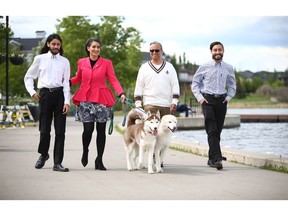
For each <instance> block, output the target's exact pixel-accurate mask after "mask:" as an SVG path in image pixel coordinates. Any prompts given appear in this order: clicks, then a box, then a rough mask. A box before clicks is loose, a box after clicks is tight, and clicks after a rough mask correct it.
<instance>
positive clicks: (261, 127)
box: [175, 123, 288, 158]
mask: <svg viewBox="0 0 288 216" xmlns="http://www.w3.org/2000/svg"><path fill="white" fill-rule="evenodd" d="M175 138H176V139H178V140H185V141H199V142H200V143H203V144H207V136H206V132H205V130H190V131H176V132H175ZM207 146H208V144H207ZM221 146H223V147H224V146H225V147H230V148H235V149H240V150H244V151H248V152H256V153H262V154H263V153H264V154H271V155H273V156H278V157H279V156H280V155H281V157H285V158H288V123H241V125H240V127H238V128H229V129H226V128H224V129H223V131H222V134H221Z"/></svg>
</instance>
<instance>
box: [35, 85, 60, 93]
mask: <svg viewBox="0 0 288 216" xmlns="http://www.w3.org/2000/svg"><path fill="white" fill-rule="evenodd" d="M40 90H42V91H49V92H54V91H59V90H63V87H62V86H61V87H55V88H41V89H40Z"/></svg>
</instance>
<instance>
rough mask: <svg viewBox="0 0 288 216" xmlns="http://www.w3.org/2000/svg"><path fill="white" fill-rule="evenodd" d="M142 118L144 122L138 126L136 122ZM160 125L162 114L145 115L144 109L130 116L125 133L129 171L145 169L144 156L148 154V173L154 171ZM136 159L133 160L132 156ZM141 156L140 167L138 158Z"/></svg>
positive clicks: (133, 110) (133, 111) (130, 113)
mask: <svg viewBox="0 0 288 216" xmlns="http://www.w3.org/2000/svg"><path fill="white" fill-rule="evenodd" d="M139 118H141V119H142V122H141V123H138V124H136V123H135V122H136V120H137V119H139ZM159 124H160V112H159V111H158V112H157V114H156V115H155V114H151V113H150V112H148V113H145V112H144V111H143V110H142V109H138V108H135V109H132V110H131V111H130V112H129V114H128V119H127V129H126V130H125V132H124V141H125V149H126V159H127V169H128V170H129V171H131V170H133V169H142V168H144V166H143V163H144V154H145V152H146V151H147V152H148V173H154V171H153V154H154V148H155V144H156V139H157V134H158V127H159ZM133 153H134V157H133V159H132V154H133ZM138 156H139V160H138V165H137V166H136V158H137V157H138Z"/></svg>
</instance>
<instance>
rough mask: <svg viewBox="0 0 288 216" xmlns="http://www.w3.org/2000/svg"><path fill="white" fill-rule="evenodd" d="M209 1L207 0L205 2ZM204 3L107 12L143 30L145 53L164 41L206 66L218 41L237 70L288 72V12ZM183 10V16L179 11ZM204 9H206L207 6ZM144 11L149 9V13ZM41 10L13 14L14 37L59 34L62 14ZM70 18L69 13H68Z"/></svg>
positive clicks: (167, 50) (166, 46)
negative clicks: (213, 44) (208, 6)
mask: <svg viewBox="0 0 288 216" xmlns="http://www.w3.org/2000/svg"><path fill="white" fill-rule="evenodd" d="M29 1H31V0H29ZM32 1H33V0H32ZM148 1H150V0H148ZM180 1H181V0H180ZM275 1H276V2H277V1H279V0H275ZM109 2H110V1H109ZM145 2H146V1H145ZM155 2H156V1H155ZM206 2H207V1H204V3H206ZM244 2H245V1H244ZM204 3H203V4H204ZM114 4H115V3H114ZM203 4H200V5H197V7H190V8H188V9H187V7H180V8H179V7H177V5H176V6H175V10H173V9H171V8H168V9H167V8H165V7H164V6H165V5H164V4H159V2H156V3H154V4H153V5H151V7H149V6H148V7H147V6H143V10H144V12H143V11H142V10H140V11H139V7H138V11H139V12H138V13H135V12H134V11H133V12H131V10H126V9H125V10H124V12H122V14H121V13H120V14H119V11H118V10H116V11H115V8H114V7H113V8H114V12H113V10H111V11H110V10H109V12H110V13H111V14H109V13H108V14H107V9H106V14H107V15H123V16H124V17H125V22H124V23H123V25H124V26H127V27H128V26H132V27H135V28H136V29H137V30H139V31H140V33H141V37H142V39H143V40H144V41H145V43H144V44H143V45H142V51H148V50H149V42H151V41H154V40H157V41H160V42H161V43H162V45H163V49H164V52H165V53H166V54H169V55H174V54H176V56H177V57H179V55H183V53H185V55H186V59H187V60H188V61H189V62H191V63H196V64H202V63H204V62H206V61H207V60H210V59H211V53H210V50H209V45H210V43H211V42H213V41H216V40H217V41H221V42H222V43H223V44H224V46H225V53H224V61H226V62H227V63H230V64H232V65H233V66H234V67H235V69H236V70H237V71H244V70H251V71H253V72H256V71H260V70H266V71H271V72H273V71H274V70H277V71H284V70H286V69H288V36H287V35H288V13H287V16H286V15H285V14H283V15H281V13H278V12H281V10H277V11H278V12H277V16H275V15H273V12H275V8H273V7H271V8H270V10H268V11H271V12H272V13H271V14H270V13H268V15H266V14H265V13H267V11H266V10H264V12H263V13H257V12H259V8H257V9H256V10H254V11H255V12H254V13H251V15H250V14H248V15H247V14H244V15H241V14H237V11H238V9H239V10H243V8H244V9H245V10H246V8H247V10H248V11H249V9H250V10H251V4H249V7H247V5H246V6H245V5H244V4H241V5H238V7H236V6H235V8H233V11H234V12H235V14H236V15H235V14H233V15H231V14H230V13H229V12H228V13H227V11H231V10H227V8H226V9H225V8H222V7H220V8H219V6H218V7H216V9H215V11H214V9H213V8H212V9H210V10H207V13H200V14H199V12H198V8H199V9H201V8H203V7H204V6H205V5H203ZM243 5H244V6H243ZM264 5H265V4H264ZM114 6H115V5H114ZM116 6H117V5H116ZM192 6H194V4H193V5H192ZM122 7H123V4H122ZM241 7H242V8H241ZM48 8H49V7H48ZM93 8H95V11H101V10H100V9H102V8H103V7H100V8H99V7H98V4H95V5H94V6H91V7H89V8H87V9H88V12H87V13H88V14H91V10H93ZM147 8H148V9H147ZM179 9H180V10H182V11H183V13H181V11H180V12H179ZM204 9H205V10H204V11H206V8H204ZM268 9H269V8H268ZM280 9H281V8H280ZM132 10H133V7H132ZM145 10H148V11H147V13H146V12H145ZM103 11H104V12H102V13H105V9H104V10H103ZM176 11H177V12H176ZM187 11H189V13H188V12H187ZM200 11H201V10H200ZM223 11H224V12H223ZM38 12H39V11H38ZM38 12H37V14H36V15H35V14H34V15H33V16H27V15H26V14H25V16H23V14H21V13H20V15H18V14H12V15H10V16H9V20H10V26H11V28H12V30H13V31H14V36H15V37H22V38H31V37H35V31H37V30H44V31H46V33H47V36H48V34H50V33H53V32H55V31H56V30H55V25H56V24H57V21H56V20H57V18H62V17H63V16H57V15H49V16H48V15H46V14H45V13H44V15H45V16H40V15H39V14H38ZM73 12H74V13H73ZM225 12H226V13H225ZM66 13H67V12H66ZM70 13H71V14H73V15H79V14H75V11H74V10H72V12H70ZM171 13H173V14H171ZM71 14H69V12H68V14H67V15H71ZM279 14H280V15H281V16H279ZM80 15H83V14H80ZM100 15H102V14H100ZM89 18H90V19H91V20H92V21H91V22H92V23H96V21H97V16H89ZM103 46H105V44H103ZM64 49H65V47H64Z"/></svg>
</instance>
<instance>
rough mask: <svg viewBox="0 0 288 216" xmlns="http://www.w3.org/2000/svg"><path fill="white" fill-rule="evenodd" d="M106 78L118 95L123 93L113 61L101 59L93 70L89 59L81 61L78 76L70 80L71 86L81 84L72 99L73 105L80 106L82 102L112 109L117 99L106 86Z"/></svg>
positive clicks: (79, 61)
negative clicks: (102, 105)
mask: <svg viewBox="0 0 288 216" xmlns="http://www.w3.org/2000/svg"><path fill="white" fill-rule="evenodd" d="M106 78H107V79H108V81H109V83H110V84H111V86H112V87H113V89H114V90H115V91H116V93H117V94H118V95H120V94H121V93H123V88H122V86H121V84H120V83H119V81H118V79H117V77H116V75H115V72H114V68H113V64H112V61H111V60H108V59H103V58H102V57H99V59H98V61H97V62H96V64H95V65H94V67H93V68H91V64H90V59H89V57H87V58H82V59H79V60H78V69H77V72H76V75H75V76H74V77H72V78H71V79H70V81H71V85H75V84H78V83H81V86H80V87H79V89H78V90H77V91H76V93H75V95H74V96H73V98H72V101H73V103H74V104H75V105H79V104H80V102H92V103H99V104H104V105H106V106H108V107H112V106H113V105H114V103H115V98H114V95H113V93H112V91H111V89H110V88H108V87H107V85H106Z"/></svg>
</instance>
